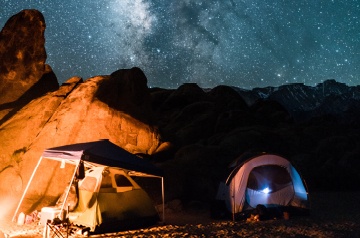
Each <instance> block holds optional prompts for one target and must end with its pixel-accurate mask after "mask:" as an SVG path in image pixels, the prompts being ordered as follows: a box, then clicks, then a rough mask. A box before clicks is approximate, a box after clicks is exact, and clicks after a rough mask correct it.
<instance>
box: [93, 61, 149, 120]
mask: <svg viewBox="0 0 360 238" xmlns="http://www.w3.org/2000/svg"><path fill="white" fill-rule="evenodd" d="M96 97H97V98H98V99H99V100H100V101H102V102H104V103H106V104H107V105H109V106H110V107H112V108H114V109H117V110H120V111H123V112H125V113H128V114H130V115H131V116H132V117H135V118H137V119H139V120H142V121H145V122H150V121H151V119H152V118H151V116H152V110H151V100H150V93H149V90H148V87H147V78H146V76H145V74H144V72H143V71H142V70H141V69H139V68H137V67H134V68H131V69H120V70H117V71H115V72H113V73H112V74H111V75H110V77H108V78H106V79H105V80H104V82H103V83H102V84H101V85H99V89H98V90H97V92H96Z"/></svg>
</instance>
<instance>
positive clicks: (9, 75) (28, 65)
mask: <svg viewBox="0 0 360 238" xmlns="http://www.w3.org/2000/svg"><path fill="white" fill-rule="evenodd" d="M44 31H45V20H44V17H43V15H42V14H41V13H40V12H39V11H37V10H23V11H21V12H19V13H18V14H16V15H14V16H12V17H11V18H10V19H9V20H8V21H7V22H6V24H5V26H4V28H3V29H2V31H1V33H0V59H1V61H0V103H1V104H3V103H9V102H13V101H16V100H17V99H19V98H20V97H21V96H22V95H23V94H24V93H25V92H26V91H27V90H29V89H30V88H31V87H32V86H33V85H34V84H35V83H36V82H38V81H39V80H40V78H41V77H42V76H43V75H44V74H46V73H47V72H46V68H45V60H46V52H45V45H44V43H45V38H44Z"/></svg>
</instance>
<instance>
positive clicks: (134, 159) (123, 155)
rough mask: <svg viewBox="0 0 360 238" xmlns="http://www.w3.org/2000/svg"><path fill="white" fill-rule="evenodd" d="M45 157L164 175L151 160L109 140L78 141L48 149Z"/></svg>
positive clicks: (43, 155) (44, 154)
mask: <svg viewBox="0 0 360 238" xmlns="http://www.w3.org/2000/svg"><path fill="white" fill-rule="evenodd" d="M42 157H43V158H49V159H56V160H65V161H66V162H70V163H71V162H72V161H79V160H83V161H87V162H90V163H95V164H99V165H104V166H109V167H118V168H123V169H126V170H130V171H136V172H141V173H146V174H150V175H156V176H162V174H163V173H162V171H161V169H159V168H157V167H156V166H154V165H153V164H152V163H150V162H149V161H146V160H144V159H141V158H139V157H138V156H136V155H134V154H131V153H130V152H128V151H126V150H124V149H123V148H121V147H119V146H117V145H115V144H113V143H111V142H110V141H109V140H107V139H105V140H99V141H93V142H85V143H77V144H71V145H64V146H59V147H54V148H49V149H46V150H45V151H44V152H43V154H42Z"/></svg>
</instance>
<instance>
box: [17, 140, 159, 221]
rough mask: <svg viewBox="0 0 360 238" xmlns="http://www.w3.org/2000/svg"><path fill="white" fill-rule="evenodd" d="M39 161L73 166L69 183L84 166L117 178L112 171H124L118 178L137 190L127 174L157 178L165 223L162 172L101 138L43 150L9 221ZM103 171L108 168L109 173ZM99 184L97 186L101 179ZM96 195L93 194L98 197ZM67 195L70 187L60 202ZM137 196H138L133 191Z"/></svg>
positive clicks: (21, 200) (18, 207)
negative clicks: (51, 161) (54, 161)
mask: <svg viewBox="0 0 360 238" xmlns="http://www.w3.org/2000/svg"><path fill="white" fill-rule="evenodd" d="M43 159H50V160H56V161H60V162H61V163H62V164H63V163H70V164H73V165H75V170H74V173H73V176H72V180H71V184H72V183H73V182H74V181H75V180H76V174H77V173H78V171H79V169H80V171H81V166H85V167H88V168H93V169H94V168H99V167H101V168H103V169H101V170H98V169H97V170H98V171H102V172H101V173H102V174H104V172H103V171H112V172H111V174H115V175H116V174H117V176H120V175H121V173H120V172H116V171H119V170H121V171H126V172H127V174H124V173H123V172H122V173H123V174H122V175H124V176H120V177H126V178H127V181H129V185H127V186H133V188H138V190H139V189H140V187H139V186H138V185H137V184H136V183H135V182H134V181H133V180H132V179H131V178H130V177H129V175H134V176H144V177H157V178H160V179H161V190H162V207H163V209H162V210H163V213H162V220H163V221H164V220H165V213H164V211H165V209H164V177H163V173H162V170H161V169H159V168H157V167H156V166H154V165H153V164H152V163H150V162H148V161H146V160H143V159H141V158H139V157H138V156H136V155H134V154H131V153H129V152H128V151H126V150H124V149H122V148H121V147H119V146H117V145H115V144H113V143H111V142H110V141H109V140H107V139H104V140H99V141H93V142H85V143H77V144H71V145H65V146H60V147H54V148H49V149H46V150H45V151H44V152H43V154H42V156H41V157H40V159H39V161H38V163H37V165H36V167H35V169H34V171H33V173H32V175H31V177H30V179H29V182H28V184H27V186H26V188H25V190H24V192H23V195H22V197H21V199H20V202H19V204H18V206H17V209H16V211H15V214H14V216H13V221H14V220H15V218H16V216H17V214H18V212H19V209H20V206H21V204H22V202H23V200H24V198H25V195H26V193H27V191H28V189H29V187H30V184H31V182H32V180H33V178H34V176H35V173H36V171H37V169H38V167H39V165H40V163H41V161H42V160H43ZM106 168H110V170H108V169H106ZM111 168H112V169H111ZM93 171H96V170H93ZM101 173H100V175H101ZM87 174H90V176H91V174H94V172H92V173H87ZM115 175H112V176H115ZM113 180H114V179H113ZM99 181H100V183H101V179H100V180H99ZM115 186H116V185H115ZM97 191H98V192H99V191H100V193H101V189H100V185H99V186H98V188H97ZM98 192H97V194H100V193H98ZM69 193H70V186H69V188H68V190H67V191H66V193H65V194H64V196H65V198H64V199H65V200H64V201H66V199H67V198H68V196H69ZM137 194H139V193H138V192H137ZM80 195H81V193H80ZM111 196H113V197H114V196H116V195H111ZM134 200H135V199H134ZM61 206H62V207H61V211H62V210H64V209H65V208H64V206H65V203H63V204H62V205H61Z"/></svg>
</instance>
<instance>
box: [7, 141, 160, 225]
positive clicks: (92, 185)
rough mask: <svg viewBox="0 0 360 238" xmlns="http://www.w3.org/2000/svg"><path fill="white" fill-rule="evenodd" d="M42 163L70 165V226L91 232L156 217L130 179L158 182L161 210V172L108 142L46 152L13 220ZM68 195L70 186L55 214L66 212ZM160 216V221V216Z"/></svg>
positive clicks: (150, 205) (77, 145) (151, 204)
mask: <svg viewBox="0 0 360 238" xmlns="http://www.w3.org/2000/svg"><path fill="white" fill-rule="evenodd" d="M44 159H48V160H55V161H60V162H61V167H62V168H65V164H72V165H74V166H73V168H75V169H74V171H73V172H72V173H73V175H72V178H71V181H70V185H74V184H76V189H75V190H76V191H77V197H78V199H77V200H78V201H77V204H76V206H75V207H74V209H72V211H70V212H69V214H68V217H69V219H70V221H71V222H72V223H73V224H76V225H81V226H85V227H89V228H90V229H91V230H92V231H93V230H95V228H96V227H98V226H100V225H102V226H103V224H104V223H116V222H119V221H126V220H135V219H137V218H152V217H155V216H156V217H158V214H157V211H156V210H155V207H154V204H153V203H152V201H151V199H150V198H149V197H148V194H147V193H146V192H145V191H144V190H143V189H142V188H141V187H140V186H139V185H138V184H137V183H136V182H135V181H134V180H133V179H132V178H131V177H130V176H144V177H157V178H161V185H162V186H161V187H162V200H163V207H164V181H163V176H162V171H161V170H160V169H159V168H157V167H156V166H154V165H153V164H151V163H150V162H148V161H146V160H143V159H141V158H139V157H138V156H136V155H133V154H131V153H129V152H127V151H126V150H124V149H122V148H121V147H119V146H117V145H115V144H113V143H111V142H110V141H109V140H99V141H94V142H86V143H77V144H71V145H65V146H60V147H55V148H50V149H46V150H45V151H44V152H43V154H42V156H41V157H40V159H39V161H38V164H37V166H36V168H35V169H34V171H33V174H32V176H31V178H30V180H29V182H28V185H27V187H26V188H25V191H24V193H23V196H22V198H21V200H20V202H19V205H18V207H17V209H16V211H15V214H14V218H13V220H15V217H16V215H17V213H18V211H19V208H20V205H21V203H22V201H23V199H24V197H25V195H26V193H27V191H28V188H29V186H30V184H31V182H32V180H33V178H34V175H35V173H36V171H37V169H38V167H39V165H40V164H41V161H42V160H44ZM71 191H72V190H71V186H68V189H67V190H66V191H65V192H64V194H63V198H62V199H63V201H62V202H61V203H60V207H58V208H59V211H64V210H66V209H67V206H68V204H69V201H68V200H67V199H68V197H69V195H71ZM64 201H66V202H64ZM163 211H164V209H163ZM162 216H163V217H162V219H163V220H164V212H163V214H162ZM104 225H106V224H104Z"/></svg>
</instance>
